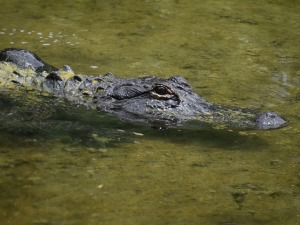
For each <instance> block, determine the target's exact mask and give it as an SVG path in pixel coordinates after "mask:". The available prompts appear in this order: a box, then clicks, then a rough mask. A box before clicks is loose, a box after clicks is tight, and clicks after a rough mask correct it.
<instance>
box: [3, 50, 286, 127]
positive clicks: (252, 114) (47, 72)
mask: <svg viewBox="0 0 300 225" xmlns="http://www.w3.org/2000/svg"><path fill="white" fill-rule="evenodd" d="M17 90H18V93H22V94H21V95H23V94H24V95H26V94H28V93H34V94H36V95H39V96H50V97H52V98H54V99H56V101H57V102H59V101H60V100H61V99H64V101H65V100H67V101H68V102H69V103H70V104H71V105H73V106H75V107H76V106H83V107H86V108H89V109H92V110H95V111H99V112H105V113H109V114H113V115H115V116H116V117H118V118H120V119H121V120H126V121H134V122H142V123H148V124H152V125H153V126H154V127H158V128H168V127H176V128H195V129H207V128H208V129H227V130H268V129H275V128H281V127H283V126H286V125H287V121H286V120H285V119H284V118H282V117H281V116H280V115H279V114H277V113H275V112H271V111H267V112H257V111H255V110H252V109H246V108H237V107H231V106H224V105H220V104H215V103H212V102H208V101H206V100H205V99H204V98H202V97H200V96H199V95H197V94H196V93H195V92H193V91H192V87H191V86H190V85H189V83H188V82H187V81H186V80H185V79H184V78H183V77H181V76H172V77H170V78H168V79H163V78H159V77H155V76H147V77H140V78H116V77H115V76H114V75H113V74H112V73H108V74H106V75H98V76H87V75H83V74H75V73H74V72H73V70H72V69H71V67H70V66H63V68H61V69H57V68H56V67H54V66H51V65H49V64H48V63H45V62H44V61H43V60H42V59H41V58H40V57H38V56H37V55H36V54H34V53H32V52H30V51H28V50H25V49H17V48H9V49H4V50H2V51H0V93H2V95H3V93H12V94H11V95H13V93H14V92H17ZM74 110H76V108H74Z"/></svg>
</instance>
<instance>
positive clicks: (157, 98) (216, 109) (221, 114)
mask: <svg viewBox="0 0 300 225" xmlns="http://www.w3.org/2000/svg"><path fill="white" fill-rule="evenodd" d="M106 77H107V79H108V80H110V83H112V84H113V85H111V86H110V87H107V88H106V89H104V90H103V91H102V92H101V93H98V94H96V95H95V96H94V99H95V101H94V102H96V105H97V108H98V109H99V110H104V111H107V112H110V113H112V114H115V115H117V116H118V117H120V118H122V119H126V120H131V121H141V122H148V123H151V124H154V125H155V126H158V127H162V128H163V127H169V126H171V127H193V128H217V129H223V128H224V129H275V128H280V127H282V126H285V125H286V124H287V122H286V121H285V120H284V119H283V118H281V117H280V116H279V115H278V114H277V113H275V112H263V113H257V112H255V111H253V110H248V109H242V108H234V107H228V106H222V105H217V104H214V103H211V102H207V101H206V100H204V99H203V98H202V97H200V96H199V95H197V94H196V93H195V92H193V91H192V88H191V86H190V85H189V84H188V82H187V81H186V80H185V79H184V78H183V77H180V76H174V77H171V78H169V79H162V78H157V77H143V78H134V79H133V78H128V79H117V78H114V76H113V75H112V74H109V75H107V76H106ZM103 103H104V104H103Z"/></svg>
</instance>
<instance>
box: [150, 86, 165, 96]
mask: <svg viewBox="0 0 300 225" xmlns="http://www.w3.org/2000/svg"><path fill="white" fill-rule="evenodd" d="M153 91H155V92H156V94H158V95H166V94H169V92H168V89H167V88H166V87H165V86H156V87H155V88H154V89H153Z"/></svg>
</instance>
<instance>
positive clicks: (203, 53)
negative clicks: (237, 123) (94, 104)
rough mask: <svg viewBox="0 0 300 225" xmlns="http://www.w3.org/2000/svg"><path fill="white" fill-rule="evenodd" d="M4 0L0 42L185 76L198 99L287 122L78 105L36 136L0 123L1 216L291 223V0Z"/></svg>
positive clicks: (294, 162) (82, 61)
mask: <svg viewBox="0 0 300 225" xmlns="http://www.w3.org/2000/svg"><path fill="white" fill-rule="evenodd" d="M0 2H1V8H0V12H1V15H2V18H1V22H0V48H1V49H3V48H7V47H21V48H26V49H29V50H31V51H34V52H35V53H37V54H38V55H40V56H41V57H42V58H43V59H45V61H47V62H48V63H50V64H52V65H54V66H56V67H61V66H63V65H65V64H68V65H70V66H71V67H72V68H73V70H74V71H75V72H77V73H84V74H91V75H95V74H100V73H101V74H104V73H107V72H112V73H114V74H116V75H117V76H122V77H140V76H145V75H157V76H160V77H165V78H167V77H169V76H172V75H176V74H181V75H183V76H184V77H185V78H186V79H187V80H188V81H189V83H190V84H191V85H192V86H193V88H194V91H196V92H197V93H199V94H200V95H201V96H203V97H205V98H206V99H207V100H210V101H214V102H217V103H222V104H228V105H235V106H241V107H252V108H257V109H260V110H272V111H276V112H278V113H280V114H281V115H283V116H284V117H286V118H287V119H288V120H289V122H290V124H289V126H288V127H286V128H283V129H279V130H273V131H247V132H231V131H213V130H212V131H201V130H199V131H197V130H181V131H178V130H167V131H157V130H153V129H151V127H148V126H143V125H138V124H128V123H124V122H122V121H118V120H117V119H113V118H110V117H106V116H103V117H102V115H101V116H98V117H99V118H98V117H97V116H96V115H95V114H93V113H92V114H91V115H90V114H89V112H85V113H83V114H84V115H82V116H81V117H77V116H75V117H74V116H70V117H67V118H66V120H67V125H66V124H65V123H63V124H62V125H61V124H54V125H55V126H54V127H55V128H53V129H50V130H49V131H47V132H44V133H43V132H41V133H40V132H36V133H35V132H31V133H28V132H27V133H26V132H23V133H22V132H7V131H1V133H0V143H1V144H0V168H1V169H0V171H1V176H0V199H1V202H0V218H1V221H2V222H1V224H5V225H6V224H7V225H14V224H39V225H42V224H43V225H46V224H47V225H52V224H53V225H54V224H55V225H57V224H61V225H69V224H206V225H209V224H212V225H214V224H218V225H219V224H222V225H225V224H226V225H229V224H230V225H237V224H243V225H244V224H246V225H247V224H251V225H252V224H264V225H265V224H270V225H271V224H272V225H274V224H297V221H299V220H300V218H299V217H300V214H299V212H300V179H299V178H300V177H299V167H300V165H299V164H300V155H299V147H300V143H299V134H300V123H299V120H300V117H299V111H300V105H299V97H300V94H299V93H300V92H299V87H300V65H299V52H300V48H299V46H300V45H299V36H300V29H299V21H300V15H299V11H300V5H299V3H298V1H293V0H285V1H283V0H282V1H280V0H277V1H268V0H264V1H259V2H256V3H253V1H240V2H237V1H233V0H227V1H225V0H224V1H213V0H207V1H201V2H199V1H171V0H162V1H150V0H149V1H138V2H137V1H126V2H124V1H83V0H78V1H69V0H66V1H51V2H45V1H30V2H28V1H21V0H11V1H0ZM64 122H66V121H64ZM85 125H87V127H88V128H86V127H85ZM24 126H25V125H24ZM60 126H61V127H64V129H63V131H61V130H60ZM68 126H70V127H71V128H70V129H67V127H68ZM81 126H83V127H84V128H83V130H81ZM74 127H75V128H74ZM90 127H92V128H91V129H90ZM85 129H87V130H85ZM77 130H78V132H77ZM71 131H72V132H71ZM85 131H86V132H85ZM85 134H86V135H85ZM141 134H143V135H141ZM89 135H91V137H90V138H89ZM93 135H94V136H93ZM118 140H121V141H120V142H119V141H118Z"/></svg>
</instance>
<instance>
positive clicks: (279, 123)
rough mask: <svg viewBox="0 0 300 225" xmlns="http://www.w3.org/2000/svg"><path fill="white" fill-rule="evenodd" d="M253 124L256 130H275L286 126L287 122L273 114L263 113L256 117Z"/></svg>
mask: <svg viewBox="0 0 300 225" xmlns="http://www.w3.org/2000/svg"><path fill="white" fill-rule="evenodd" d="M255 122H256V124H257V127H258V129H261V130H268V129H276V128H280V127H283V126H286V125H287V123H288V122H287V121H286V120H285V119H283V118H282V117H281V116H279V115H278V114H277V113H275V112H263V113H260V114H258V115H257V116H256V118H255Z"/></svg>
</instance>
